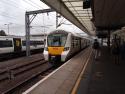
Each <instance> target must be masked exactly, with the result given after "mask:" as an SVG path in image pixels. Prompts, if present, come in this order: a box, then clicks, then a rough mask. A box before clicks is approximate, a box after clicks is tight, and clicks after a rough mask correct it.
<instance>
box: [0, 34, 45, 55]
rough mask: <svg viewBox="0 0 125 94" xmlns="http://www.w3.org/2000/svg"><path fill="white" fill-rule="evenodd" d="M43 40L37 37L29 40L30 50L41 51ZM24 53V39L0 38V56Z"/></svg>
mask: <svg viewBox="0 0 125 94" xmlns="http://www.w3.org/2000/svg"><path fill="white" fill-rule="evenodd" d="M43 48H44V39H40V38H37V37H31V38H30V49H31V50H35V49H43ZM22 51H26V40H25V37H21V36H0V56H3V55H5V54H9V53H20V52H22Z"/></svg>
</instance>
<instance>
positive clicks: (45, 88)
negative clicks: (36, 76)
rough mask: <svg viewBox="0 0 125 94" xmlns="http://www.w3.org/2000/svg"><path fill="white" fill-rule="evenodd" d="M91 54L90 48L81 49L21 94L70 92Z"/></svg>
mask: <svg viewBox="0 0 125 94" xmlns="http://www.w3.org/2000/svg"><path fill="white" fill-rule="evenodd" d="M91 54H92V48H90V47H89V48H87V49H86V50H83V51H82V52H80V53H79V54H78V55H76V56H74V57H73V58H72V59H70V60H69V61H67V62H66V63H65V64H63V65H62V66H61V67H59V68H58V69H57V70H55V71H54V72H52V73H51V74H50V75H48V76H47V77H46V78H44V79H42V80H41V81H39V82H38V83H36V84H35V85H34V86H33V87H31V88H30V89H28V90H27V91H25V92H24V93H23V94H70V93H71V91H72V89H73V87H74V85H75V83H76V81H77V79H78V77H79V74H80V72H81V71H82V69H83V68H85V67H86V66H87V65H88V63H89V60H90V56H91Z"/></svg>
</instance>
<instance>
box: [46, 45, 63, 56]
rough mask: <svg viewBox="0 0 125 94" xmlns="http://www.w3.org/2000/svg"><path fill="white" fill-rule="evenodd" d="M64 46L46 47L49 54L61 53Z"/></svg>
mask: <svg viewBox="0 0 125 94" xmlns="http://www.w3.org/2000/svg"><path fill="white" fill-rule="evenodd" d="M63 50H64V47H48V51H49V54H51V55H61V53H62V52H63Z"/></svg>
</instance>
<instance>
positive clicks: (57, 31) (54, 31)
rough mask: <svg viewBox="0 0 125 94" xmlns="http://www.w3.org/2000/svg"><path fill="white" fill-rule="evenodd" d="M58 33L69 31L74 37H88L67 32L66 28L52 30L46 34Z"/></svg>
mask: <svg viewBox="0 0 125 94" xmlns="http://www.w3.org/2000/svg"><path fill="white" fill-rule="evenodd" d="M58 33H63V34H69V33H70V34H72V35H73V36H75V37H80V38H84V39H90V38H88V37H83V36H80V35H78V34H76V33H72V32H68V31H66V30H61V29H57V30H53V31H51V32H50V33H49V34H48V35H50V34H58Z"/></svg>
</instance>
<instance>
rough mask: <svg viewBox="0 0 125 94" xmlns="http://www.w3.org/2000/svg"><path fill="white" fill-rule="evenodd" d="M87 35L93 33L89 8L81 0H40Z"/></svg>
mask: <svg viewBox="0 0 125 94" xmlns="http://www.w3.org/2000/svg"><path fill="white" fill-rule="evenodd" d="M41 1H42V2H44V3H46V4H47V5H49V6H50V7H51V8H53V9H54V10H55V11H57V12H58V13H60V14H61V15H63V16H64V17H65V18H66V19H68V20H69V21H70V22H72V23H73V24H75V25H76V26H77V27H79V28H80V29H81V30H83V31H84V32H85V33H87V34H89V35H95V32H94V25H93V23H92V22H91V19H92V11H91V8H88V9H83V0H41Z"/></svg>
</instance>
